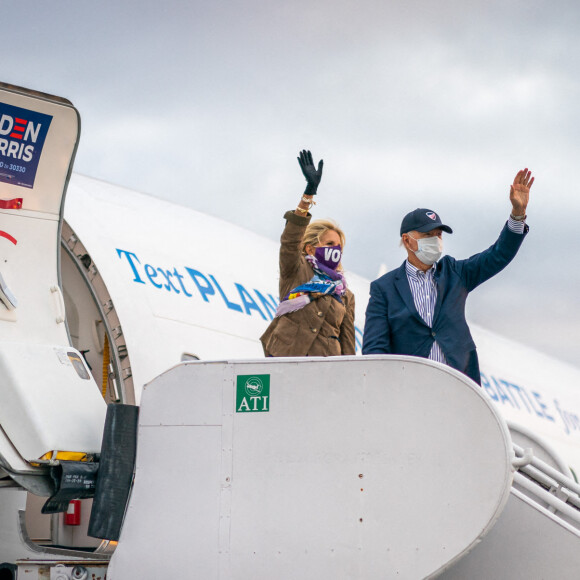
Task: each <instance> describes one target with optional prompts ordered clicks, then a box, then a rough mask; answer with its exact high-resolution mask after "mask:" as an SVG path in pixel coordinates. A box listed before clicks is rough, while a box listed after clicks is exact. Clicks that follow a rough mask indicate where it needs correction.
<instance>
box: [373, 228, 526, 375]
mask: <svg viewBox="0 0 580 580" xmlns="http://www.w3.org/2000/svg"><path fill="white" fill-rule="evenodd" d="M528 229H529V228H528V226H525V230H524V233H523V234H516V233H514V232H512V231H511V230H510V229H509V228H508V227H507V223H506V225H505V226H504V228H503V230H502V231H501V233H500V235H499V238H498V239H497V241H496V242H495V244H493V246H491V247H489V248H488V249H487V250H484V251H483V252H481V253H480V254H475V256H471V258H468V259H467V260H456V259H455V258H452V257H450V256H444V257H443V258H441V259H440V260H439V261H438V262H437V265H436V270H435V276H434V277H435V281H436V284H437V302H436V304H435V312H434V314H433V327H432V328H430V327H429V326H427V324H426V323H425V322H424V321H423V319H422V318H421V316H420V315H419V313H418V312H417V309H416V308H415V303H414V302H413V295H412V294H411V289H410V287H409V281H408V280H407V272H406V270H405V262H403V264H402V265H401V266H400V267H399V268H397V269H396V270H391V271H390V272H388V273H387V274H385V275H384V276H381V277H380V278H379V279H378V280H375V281H374V282H373V283H372V284H371V290H370V300H369V303H368V306H367V311H366V321H365V330H364V336H363V348H362V352H363V354H406V355H412V356H421V357H424V358H427V357H428V356H429V353H430V352H431V347H432V345H433V342H434V341H435V340H437V342H438V343H439V345H440V346H441V349H442V350H443V353H444V354H445V358H446V359H447V362H448V363H449V365H450V366H452V367H453V368H455V369H457V370H459V371H461V372H463V373H465V374H466V375H467V376H468V377H470V378H471V379H473V380H474V381H475V382H476V383H478V384H481V378H480V375H479V362H478V359H477V351H476V348H475V343H474V342H473V338H472V337H471V333H470V332H469V327H468V326H467V322H466V320H465V301H466V300H467V295H468V294H469V293H470V292H471V291H472V290H473V289H474V288H476V287H477V286H479V284H481V283H482V282H485V281H486V280H488V279H489V278H491V277H492V276H495V274H497V273H498V272H501V270H503V269H504V268H505V267H506V266H507V265H508V264H509V263H510V262H511V261H512V260H513V258H514V256H515V255H516V254H517V252H518V250H519V248H520V246H521V244H522V242H523V240H524V237H525V236H526V234H527V233H528Z"/></svg>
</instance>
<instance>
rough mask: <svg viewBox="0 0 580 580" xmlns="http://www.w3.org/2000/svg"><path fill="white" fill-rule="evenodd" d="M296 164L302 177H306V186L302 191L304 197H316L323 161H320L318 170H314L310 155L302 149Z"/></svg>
mask: <svg viewBox="0 0 580 580" xmlns="http://www.w3.org/2000/svg"><path fill="white" fill-rule="evenodd" d="M298 163H300V169H302V173H304V177H306V182H307V184H308V185H307V186H306V189H305V190H304V195H316V190H317V189H318V184H319V183H320V180H321V179H322V167H323V165H324V161H322V159H321V160H320V162H319V163H318V169H316V168H315V167H314V162H313V161H312V153H310V151H306V150H305V149H304V150H302V151H300V157H298Z"/></svg>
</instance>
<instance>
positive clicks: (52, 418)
mask: <svg viewBox="0 0 580 580" xmlns="http://www.w3.org/2000/svg"><path fill="white" fill-rule="evenodd" d="M0 390H1V392H2V404H1V405H0V424H1V425H2V429H3V430H4V432H5V433H6V435H7V436H8V437H9V438H10V440H11V442H12V443H13V445H14V446H15V447H16V448H17V449H18V451H19V453H20V455H21V456H22V457H24V459H26V460H28V461H33V460H35V459H39V458H40V457H42V456H43V455H44V454H45V453H47V452H49V451H54V450H59V451H80V452H86V453H99V452H100V450H101V439H102V433H103V425H104V423H105V413H106V405H105V402H104V401H103V397H102V396H101V394H100V393H99V390H98V389H97V388H96V386H95V383H94V381H93V380H92V378H91V376H90V372H89V369H88V368H87V366H86V364H85V363H84V361H83V358H82V355H81V354H80V353H78V352H77V351H76V350H75V349H74V348H71V347H68V348H64V347H61V346H53V345H44V344H30V343H17V342H5V341H1V342H0Z"/></svg>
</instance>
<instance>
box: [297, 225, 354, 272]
mask: <svg viewBox="0 0 580 580" xmlns="http://www.w3.org/2000/svg"><path fill="white" fill-rule="evenodd" d="M328 230H332V231H334V232H336V233H337V234H338V236H339V238H340V247H341V248H342V250H343V251H344V244H345V237H344V232H343V231H342V230H341V229H340V227H339V226H338V224H336V223H335V222H333V221H330V220H315V221H313V222H310V224H308V226H307V227H306V231H305V232H304V237H303V238H302V253H303V254H306V246H308V245H310V246H317V245H318V244H319V243H320V238H321V237H322V236H323V235H324V234H325V233H326V232H327V231H328ZM341 266H342V264H341ZM341 266H339V267H338V268H339V270H342V267H341Z"/></svg>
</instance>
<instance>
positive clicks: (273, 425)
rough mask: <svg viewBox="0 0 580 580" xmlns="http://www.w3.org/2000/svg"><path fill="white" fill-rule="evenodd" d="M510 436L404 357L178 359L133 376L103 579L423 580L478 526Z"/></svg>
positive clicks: (444, 380)
mask: <svg viewBox="0 0 580 580" xmlns="http://www.w3.org/2000/svg"><path fill="white" fill-rule="evenodd" d="M514 459H515V457H514V453H513V449H512V443H511V438H510V435H509V432H508V429H507V426H506V424H505V422H504V421H503V419H502V418H501V417H500V416H499V415H498V414H497V412H496V410H495V409H494V408H493V407H492V405H491V403H490V402H489V401H488V400H487V399H486V397H485V396H484V395H483V394H482V392H481V389H480V388H479V387H478V386H477V385H475V383H473V382H472V381H470V380H469V379H467V378H466V377H465V376H464V375H462V374H461V373H459V372H457V371H455V370H454V369H451V368H449V367H447V366H444V365H440V364H438V363H433V362H431V361H427V360H425V359H418V358H413V357H399V356H389V357H384V356H382V357H374V356H370V357H329V358H327V359H321V358H302V359H299V358H295V359H282V358H281V359H260V360H253V361H224V362H201V361H200V362H191V363H189V362H188V363H184V364H181V365H178V366H176V367H174V368H173V369H170V370H169V371H167V372H165V373H164V374H162V375H160V376H159V377H157V378H156V379H155V380H153V381H152V382H151V383H149V384H147V385H146V386H145V388H144V391H143V397H142V400H141V410H140V415H139V428H138V446H137V460H136V472H135V480H134V485H133V489H132V493H131V497H130V499H129V505H128V507H127V511H126V517H125V522H124V524H123V529H122V531H121V536H120V539H119V544H118V546H117V549H116V551H115V553H114V554H113V556H112V559H111V564H110V566H109V570H108V573H107V578H108V579H109V580H121V579H125V578H141V579H143V580H147V579H154V578H161V577H173V576H174V575H177V574H179V575H181V574H182V573H183V574H185V573H187V575H189V576H191V577H196V578H206V579H208V580H209V579H212V578H215V579H217V578H219V579H221V580H245V579H247V578H255V579H258V580H259V579H268V580H269V579H271V578H277V579H278V580H290V579H295V578H297V577H300V578H302V579H303V580H309V579H312V580H314V579H316V580H319V579H320V578H325V579H326V578H329V579H330V578H332V579H333V580H347V579H348V580H350V579H353V580H354V579H357V580H371V579H372V580H376V579H386V578H411V579H419V578H428V577H433V576H434V575H435V574H437V573H439V572H440V571H441V570H444V569H445V568H447V567H449V566H450V565H451V564H452V563H453V562H454V561H456V560H457V559H458V558H461V557H462V556H463V555H464V554H466V553H467V552H469V550H470V549H471V548H472V547H473V546H475V545H476V544H477V543H478V542H479V541H480V540H481V538H482V537H483V536H485V534H486V533H487V532H488V531H489V530H490V529H492V528H493V525H494V523H495V522H496V521H497V519H498V518H499V517H500V515H501V514H502V511H503V508H504V506H505V504H506V502H507V501H508V498H509V497H510V490H511V489H512V480H513V473H514V466H513V465H512V460H514Z"/></svg>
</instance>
